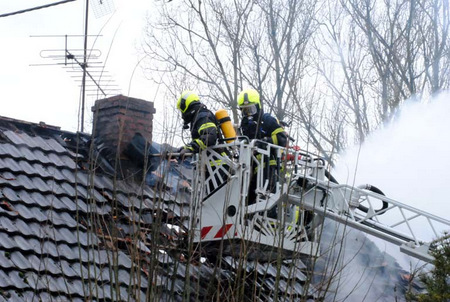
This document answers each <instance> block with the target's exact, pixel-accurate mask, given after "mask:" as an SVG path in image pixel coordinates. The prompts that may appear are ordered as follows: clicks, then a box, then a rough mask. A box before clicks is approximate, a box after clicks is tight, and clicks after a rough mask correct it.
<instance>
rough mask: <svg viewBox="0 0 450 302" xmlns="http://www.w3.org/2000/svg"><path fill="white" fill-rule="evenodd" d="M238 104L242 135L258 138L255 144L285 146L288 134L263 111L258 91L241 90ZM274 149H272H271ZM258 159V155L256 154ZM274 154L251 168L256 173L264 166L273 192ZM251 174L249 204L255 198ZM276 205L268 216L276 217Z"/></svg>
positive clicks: (274, 119) (274, 184) (275, 177)
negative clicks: (259, 164) (240, 114)
mask: <svg viewBox="0 0 450 302" xmlns="http://www.w3.org/2000/svg"><path fill="white" fill-rule="evenodd" d="M238 106H239V109H240V110H241V112H242V120H241V125H240V131H241V134H242V135H245V136H247V137H248V138H249V139H250V140H252V139H258V140H259V142H258V143H257V146H258V147H260V148H266V147H267V146H268V145H267V143H270V144H274V145H278V146H282V147H286V146H287V143H288V135H287V133H286V132H285V131H284V129H283V127H282V126H281V125H280V123H279V122H278V119H276V118H275V117H273V116H271V115H270V114H268V113H264V112H263V110H262V108H261V101H260V97H259V93H258V91H256V90H254V89H246V90H243V91H242V92H241V93H240V94H239V96H238ZM272 151H274V150H272ZM256 157H257V158H258V160H259V159H260V158H261V156H260V155H257V156H256ZM275 157H276V156H275V155H274V154H271V155H270V160H268V162H265V163H263V164H262V165H261V166H258V167H257V168H255V169H252V173H254V174H255V173H257V172H258V169H260V167H264V169H265V173H264V174H263V177H264V178H265V179H268V180H269V186H268V190H269V191H270V192H275V190H276V182H277V179H278V174H279V171H277V169H276V165H277V163H276V160H275ZM266 160H267V159H266ZM255 176H256V175H253V176H252V177H251V180H250V187H249V192H248V203H249V204H251V203H253V202H254V201H255V200H256V186H257V178H256V177H255ZM276 211H277V209H276V207H275V208H273V209H272V210H271V211H269V213H268V215H269V217H276Z"/></svg>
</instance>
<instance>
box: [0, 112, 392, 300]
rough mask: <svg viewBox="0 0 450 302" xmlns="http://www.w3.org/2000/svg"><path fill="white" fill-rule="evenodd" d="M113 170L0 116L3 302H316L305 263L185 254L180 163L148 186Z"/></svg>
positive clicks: (60, 138) (52, 136)
mask: <svg viewBox="0 0 450 302" xmlns="http://www.w3.org/2000/svg"><path fill="white" fill-rule="evenodd" d="M154 147H155V148H161V146H159V145H158V144H154ZM112 166H113V164H112V163H109V162H108V161H105V160H104V158H103V156H102V153H101V152H99V151H98V150H96V149H95V148H93V147H92V146H91V138H90V136H89V135H87V134H82V133H72V132H68V131H62V130H60V129H59V128H58V127H54V126H49V125H45V124H42V123H41V124H34V123H29V122H24V121H19V120H14V119H10V118H5V117H0V301H4V300H8V301H39V300H41V301H49V300H52V299H55V300H56V301H86V300H92V301H99V300H101V301H205V300H208V301H209V300H213V299H217V298H218V297H220V300H221V301H228V300H230V301H231V300H233V301H275V300H276V301H297V300H299V299H300V297H306V298H311V299H312V298H313V297H315V296H317V293H315V291H316V290H315V288H314V287H313V286H312V285H311V284H310V282H308V280H309V279H310V277H308V272H310V270H311V268H310V263H309V261H307V259H306V261H305V259H299V258H295V259H285V260H283V259H274V260H273V261H269V262H267V261H257V260H254V259H253V260H251V259H245V257H242V255H240V254H234V255H223V256H219V257H215V258H214V257H213V258H208V257H204V255H203V254H202V249H205V248H208V247H201V246H196V247H195V249H193V248H192V246H191V245H190V242H189V240H187V238H188V236H187V234H188V231H189V230H184V231H179V229H180V228H181V229H182V228H183V225H184V224H185V221H186V219H189V207H190V198H189V192H187V191H185V190H180V188H179V187H177V184H179V183H180V179H182V178H183V171H182V170H180V167H178V166H177V165H169V163H168V162H167V161H163V162H162V163H161V164H160V165H159V167H158V169H157V170H156V171H154V172H153V173H151V174H149V175H147V176H146V177H145V179H141V178H139V177H125V178H123V177H122V178H119V177H118V175H116V174H114V173H113V172H112V171H113V168H112ZM174 225H177V226H179V227H178V228H175V227H173V226H174ZM216 248H217V249H220V247H216ZM369 249H370V248H369ZM217 251H218V252H217V254H216V256H217V255H221V253H220V251H219V250H217ZM366 254H368V253H366ZM322 263H323V262H322ZM317 265H318V267H319V266H320V265H321V262H318V264H317ZM398 271H399V269H398V268H396V272H398ZM318 275H320V274H318ZM398 275H399V276H400V274H398ZM320 282H323V281H321V280H318V281H317V283H318V284H319V283H320Z"/></svg>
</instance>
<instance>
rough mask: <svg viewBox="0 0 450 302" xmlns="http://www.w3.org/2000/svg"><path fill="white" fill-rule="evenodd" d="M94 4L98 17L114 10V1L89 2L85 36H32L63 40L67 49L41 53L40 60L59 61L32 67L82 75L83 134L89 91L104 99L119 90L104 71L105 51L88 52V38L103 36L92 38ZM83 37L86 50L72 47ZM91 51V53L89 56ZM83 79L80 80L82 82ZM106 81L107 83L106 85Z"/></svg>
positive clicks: (90, 50) (95, 13)
mask: <svg viewBox="0 0 450 302" xmlns="http://www.w3.org/2000/svg"><path fill="white" fill-rule="evenodd" d="M90 2H92V9H93V11H94V15H95V17H96V18H100V17H103V16H105V15H108V14H110V13H111V12H113V11H114V3H113V0H86V4H85V16H84V35H46V36H42V35H41V36H32V37H41V38H42V37H47V38H48V37H50V38H61V37H64V49H46V50H42V51H41V53H40V56H41V58H44V59H52V60H54V61H56V62H54V63H50V64H31V65H32V66H42V65H62V66H63V68H66V69H67V70H68V72H74V73H81V76H79V75H74V76H72V77H74V78H76V79H77V81H80V82H81V90H82V91H81V129H80V131H81V132H84V112H85V104H86V95H87V92H93V91H95V92H96V93H98V92H100V93H101V94H102V95H103V96H104V97H106V96H108V95H110V94H112V93H117V92H118V91H120V89H118V88H117V87H118V86H117V85H115V84H114V83H113V81H112V79H111V76H109V75H108V72H107V71H105V70H104V66H103V62H101V61H99V60H100V57H101V54H102V52H101V51H100V50H99V49H88V37H96V38H98V37H100V35H89V34H88V25H89V3H90ZM81 38H83V48H82V49H79V48H75V49H72V48H70V47H69V46H68V45H69V40H71V41H72V40H74V39H75V40H76V39H81ZM88 52H89V53H88ZM79 78H81V79H79ZM105 82H106V83H105ZM91 95H92V94H91Z"/></svg>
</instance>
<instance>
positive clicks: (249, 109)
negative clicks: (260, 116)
mask: <svg viewBox="0 0 450 302" xmlns="http://www.w3.org/2000/svg"><path fill="white" fill-rule="evenodd" d="M240 109H241V111H242V115H244V116H250V115H254V114H256V113H257V112H258V110H257V109H256V105H255V104H250V105H248V106H241V108H240Z"/></svg>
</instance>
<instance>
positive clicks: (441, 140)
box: [333, 92, 450, 301]
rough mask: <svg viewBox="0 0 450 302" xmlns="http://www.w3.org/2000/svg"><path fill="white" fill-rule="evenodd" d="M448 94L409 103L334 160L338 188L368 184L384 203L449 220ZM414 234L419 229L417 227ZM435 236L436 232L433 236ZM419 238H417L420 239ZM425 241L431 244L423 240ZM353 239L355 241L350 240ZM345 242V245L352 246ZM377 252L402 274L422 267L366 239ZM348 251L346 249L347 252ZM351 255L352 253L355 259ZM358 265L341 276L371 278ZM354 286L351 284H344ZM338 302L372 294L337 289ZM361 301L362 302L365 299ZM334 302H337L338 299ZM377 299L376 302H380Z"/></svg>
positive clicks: (396, 250) (383, 244)
mask: <svg viewBox="0 0 450 302" xmlns="http://www.w3.org/2000/svg"><path fill="white" fill-rule="evenodd" d="M449 132H450V93H449V92H444V93H441V94H440V95H439V96H437V97H436V98H434V99H432V100H431V101H429V102H423V101H418V100H409V101H407V102H406V103H405V105H404V106H403V108H402V110H401V112H400V113H399V114H398V115H397V116H396V118H395V119H394V121H393V122H392V123H390V124H389V125H386V126H384V127H383V128H382V129H379V130H377V131H375V132H374V133H373V134H372V135H371V136H370V137H368V138H367V140H366V141H365V142H364V144H363V145H361V146H354V147H353V148H350V149H349V150H347V152H346V153H345V154H343V155H342V157H341V158H340V160H339V162H338V164H337V167H336V169H335V171H334V172H333V176H334V177H335V178H336V179H337V180H338V181H339V182H340V183H347V184H352V185H355V186H357V185H360V184H366V183H368V184H372V185H375V186H376V187H378V188H380V189H381V190H382V191H383V192H384V193H385V194H386V196H388V197H389V198H392V199H395V200H398V201H400V202H402V203H404V204H407V205H410V206H413V207H415V208H418V209H421V210H424V211H426V212H429V213H431V214H434V215H437V216H440V217H442V218H445V219H447V220H450V194H449V192H448V189H447V188H448V187H449V185H450V133H449ZM417 227H419V228H420V226H417ZM438 231H442V229H441V230H438ZM421 235H423V234H421ZM425 237H427V238H423V239H425V240H431V239H434V236H433V234H426V236H425ZM355 238H356V237H355ZM355 238H353V237H352V238H348V241H350V242H351V241H352V240H353V241H355V240H356V239H355ZM369 238H370V239H371V240H373V241H374V242H375V244H376V245H377V246H378V248H379V249H380V250H381V251H386V252H387V253H389V254H390V255H392V256H393V257H395V259H396V260H397V262H398V263H399V264H400V265H401V267H403V269H405V270H410V269H414V268H416V267H418V266H420V265H422V264H423V263H422V262H419V261H418V260H416V259H414V258H411V257H409V256H407V255H404V254H402V253H401V252H400V251H399V248H398V247H397V246H394V245H392V244H390V243H387V242H385V241H383V240H380V239H375V238H374V237H371V236H369ZM347 251H348V248H347ZM356 252H357V251H355V253H356ZM361 267H363V266H361V263H358V261H354V263H353V264H351V263H350V264H348V266H347V268H346V270H347V272H348V271H351V272H352V274H351V275H352V278H356V280H359V279H360V278H372V277H370V274H369V275H367V274H368V272H362V273H361V274H360V275H358V274H357V273H356V271H358V270H361ZM350 283H354V282H350ZM343 285H344V284H342V283H341V287H340V289H339V292H341V294H340V297H341V298H343V296H344V297H345V296H346V295H347V294H348V293H349V292H351V291H352V290H353V291H354V292H353V294H349V296H347V297H346V298H344V299H343V300H346V301H361V297H362V296H364V295H367V294H369V296H372V297H371V298H373V297H375V296H373V295H377V294H378V292H379V291H378V289H373V291H372V292H371V293H369V292H370V291H369V292H368V291H367V289H364V290H355V288H354V286H350V285H347V286H343ZM367 298H368V296H366V301H369V300H370V299H371V298H368V299H367ZM338 300H339V299H338ZM382 300H383V299H381V301H382Z"/></svg>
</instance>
